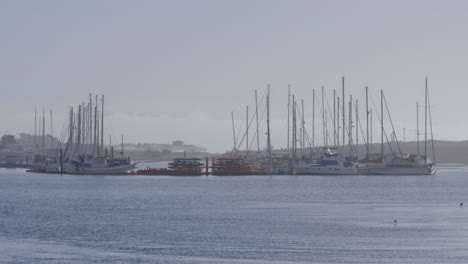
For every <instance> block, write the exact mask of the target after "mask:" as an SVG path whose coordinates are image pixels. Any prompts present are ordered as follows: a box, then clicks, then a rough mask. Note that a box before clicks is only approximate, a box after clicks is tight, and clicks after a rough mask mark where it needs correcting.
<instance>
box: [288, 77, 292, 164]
mask: <svg viewBox="0 0 468 264" xmlns="http://www.w3.org/2000/svg"><path fill="white" fill-rule="evenodd" d="M290 107H291V85H288V140H287V141H288V142H287V146H288V158H289V163H291V150H290V146H289V142H290V135H289V130H290V129H289V128H290V124H291V122H290V117H289V116H290V115H291V109H290Z"/></svg>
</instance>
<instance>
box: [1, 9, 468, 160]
mask: <svg viewBox="0 0 468 264" xmlns="http://www.w3.org/2000/svg"><path fill="white" fill-rule="evenodd" d="M467 13H468V2H467V1H456V0H451V1H427V0H423V1H416V0H412V1H356V0H354V1H312V0H305V1H299V0H294V1H285V0H284V1H272V0H266V1H252V0H249V1H239V0H236V1H220V0H212V1H204V0H198V1H174V0H171V1H115V0H112V1H0V34H1V41H0V58H1V59H0V86H1V97H0V98H1V99H0V100H1V101H0V123H1V126H0V134H4V133H19V132H30V133H32V132H33V131H34V108H35V107H38V108H42V107H45V108H46V110H49V109H52V110H53V111H54V115H55V118H54V128H55V130H56V131H55V132H54V133H55V134H57V133H59V132H60V130H61V128H62V125H63V123H64V121H65V115H66V113H67V111H68V106H76V105H78V104H79V103H81V102H82V101H84V100H86V98H87V97H88V94H89V93H93V94H99V95H100V94H105V97H106V103H105V105H106V111H105V115H106V130H105V133H106V135H108V134H112V135H113V137H115V138H117V137H118V136H119V135H120V134H122V133H123V134H124V135H125V138H126V140H127V141H130V142H135V143H137V142H153V143H164V142H171V141H173V140H176V139H181V140H184V141H185V142H187V143H191V144H197V145H201V146H205V147H207V148H208V149H209V150H211V151H224V150H227V149H230V148H231V147H232V128H231V120H230V118H231V116H230V115H231V111H234V112H235V117H236V119H237V121H236V126H237V129H242V128H241V125H244V127H245V119H244V118H245V106H246V105H247V104H250V107H251V109H253V105H252V103H253V94H254V90H255V89H258V90H259V93H260V94H261V93H263V91H264V90H265V87H266V85H267V84H268V83H270V84H271V99H272V102H271V107H272V109H271V115H272V119H273V121H272V123H273V124H272V137H273V139H272V143H273V145H275V146H276V147H279V146H283V147H284V146H286V128H287V126H286V123H285V120H286V116H287V112H286V111H287V86H288V84H291V88H292V91H293V92H294V93H295V94H296V96H297V97H298V98H304V99H305V108H306V111H307V113H306V126H310V123H311V122H310V119H311V112H312V110H311V108H312V106H311V98H312V89H316V90H317V91H319V90H320V87H321V86H322V85H323V86H325V89H326V92H327V97H328V98H329V100H330V101H329V104H332V101H331V99H332V95H331V93H332V90H333V89H341V76H345V78H346V89H347V94H348V95H349V94H350V93H352V94H353V95H354V96H355V97H358V98H360V99H361V101H360V105H361V106H363V105H364V86H369V89H371V94H372V97H373V100H374V101H375V103H378V102H379V91H380V89H383V90H384V91H385V93H386V96H387V100H388V103H389V107H390V110H391V112H392V118H393V120H394V121H395V125H396V129H397V133H399V134H402V131H403V128H406V131H407V133H406V138H407V139H408V140H413V139H415V132H414V130H415V126H416V125H415V119H416V113H415V109H416V101H418V100H419V101H420V102H421V103H422V102H423V100H424V79H425V77H426V76H428V77H429V88H430V92H431V101H432V111H433V122H434V136H435V137H436V138H438V139H448V140H461V139H468V125H467V124H468V122H467V121H466V110H467V109H468V105H467V98H468V34H467V32H468V31H467V28H468V16H467V15H466V14H467ZM361 109H362V107H361ZM252 112H253V111H252V110H251V114H252ZM421 114H422V113H421ZM317 115H318V114H317ZM361 115H362V117H363V118H364V111H361ZM317 120H318V119H317ZM317 122H319V120H318V121H317ZM374 122H375V123H377V120H374ZM308 130H309V131H310V130H311V129H310V128H309V129H308ZM318 130H319V129H318ZM375 131H376V132H375V133H376V135H377V131H378V130H377V128H375ZM47 132H48V133H49V131H47ZM264 132H265V130H264V129H263V128H262V133H264ZM262 136H263V138H262V139H261V140H262V142H264V141H265V139H264V135H262ZM319 137H320V133H319V132H318V131H317V140H319ZM251 138H252V135H251ZM263 145H264V144H263Z"/></svg>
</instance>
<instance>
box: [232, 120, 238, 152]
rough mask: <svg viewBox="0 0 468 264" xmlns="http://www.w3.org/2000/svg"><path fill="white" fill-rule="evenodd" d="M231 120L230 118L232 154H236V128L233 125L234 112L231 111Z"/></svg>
mask: <svg viewBox="0 0 468 264" xmlns="http://www.w3.org/2000/svg"><path fill="white" fill-rule="evenodd" d="M231 120H232V137H233V139H234V155H235V156H237V142H236V129H235V127H234V112H231Z"/></svg>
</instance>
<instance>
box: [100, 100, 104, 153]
mask: <svg viewBox="0 0 468 264" xmlns="http://www.w3.org/2000/svg"><path fill="white" fill-rule="evenodd" d="M101 149H102V152H104V95H102V99H101Z"/></svg>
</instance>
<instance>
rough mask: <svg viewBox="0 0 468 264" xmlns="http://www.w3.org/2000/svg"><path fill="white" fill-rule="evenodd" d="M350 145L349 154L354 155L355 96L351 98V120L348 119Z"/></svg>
mask: <svg viewBox="0 0 468 264" xmlns="http://www.w3.org/2000/svg"><path fill="white" fill-rule="evenodd" d="M348 144H349V153H350V154H351V155H352V154H353V96H352V95H350V96H349V119H348Z"/></svg>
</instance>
